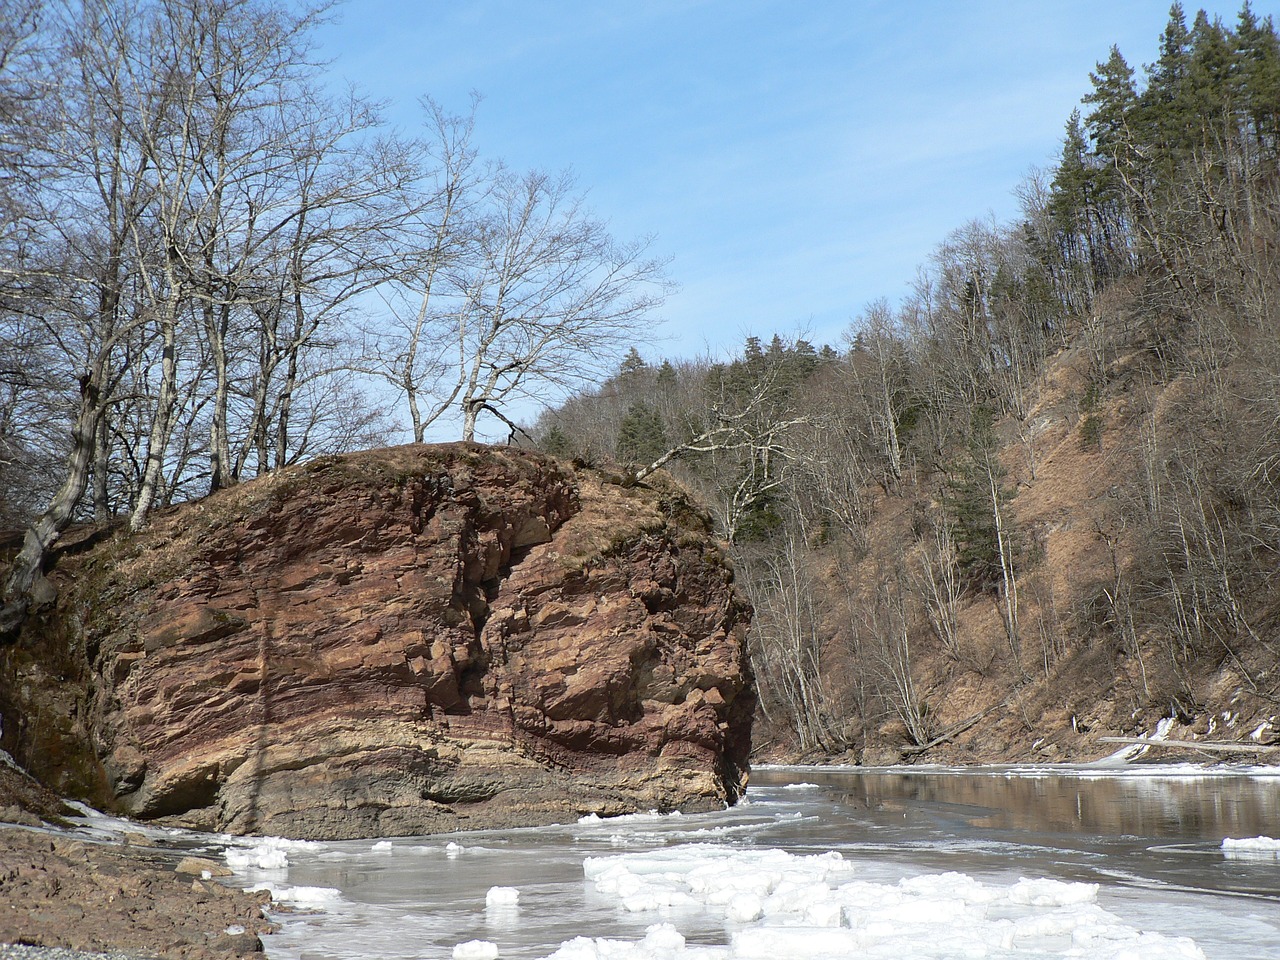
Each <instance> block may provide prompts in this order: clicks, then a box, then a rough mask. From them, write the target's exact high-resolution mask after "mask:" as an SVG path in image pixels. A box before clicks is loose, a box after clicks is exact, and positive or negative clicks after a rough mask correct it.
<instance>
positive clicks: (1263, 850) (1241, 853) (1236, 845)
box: [1222, 837, 1280, 859]
mask: <svg viewBox="0 0 1280 960" xmlns="http://www.w3.org/2000/svg"><path fill="white" fill-rule="evenodd" d="M1222 852H1223V853H1224V854H1225V855H1226V856H1227V857H1228V858H1230V859H1234V858H1237V857H1239V858H1247V857H1258V858H1262V857H1276V858H1280V840H1276V839H1274V838H1272V837H1241V838H1240V839H1235V838H1233V837H1227V838H1226V839H1225V840H1223V841H1222Z"/></svg>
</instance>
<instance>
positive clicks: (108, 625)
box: [0, 444, 755, 837]
mask: <svg viewBox="0 0 1280 960" xmlns="http://www.w3.org/2000/svg"><path fill="white" fill-rule="evenodd" d="M51 579H52V580H53V582H54V583H55V584H56V585H57V586H58V587H59V597H60V599H59V601H58V604H57V606H56V608H54V609H52V610H51V611H47V612H46V613H44V614H43V615H42V616H41V617H40V618H38V620H37V621H36V623H35V624H34V626H33V628H32V629H30V630H28V631H27V632H26V633H25V634H24V637H23V639H22V640H21V642H20V644H19V645H18V647H17V648H13V649H10V650H8V651H5V652H4V653H3V659H4V663H3V665H2V667H3V670H4V673H5V674H7V676H6V677H5V681H4V683H5V686H6V688H7V692H6V694H5V696H4V702H2V703H0V709H3V711H4V737H5V742H6V744H7V745H8V746H9V747H10V749H11V750H13V751H14V752H16V753H17V754H18V755H19V756H20V757H22V758H23V759H25V760H26V762H27V763H28V764H29V765H30V767H31V768H33V770H34V772H36V773H37V774H38V775H40V776H41V777H42V779H45V780H46V782H50V781H52V782H54V783H55V785H57V786H61V787H63V788H64V789H79V790H80V791H81V792H85V791H90V790H92V789H93V787H94V786H95V784H94V783H92V782H91V781H93V780H94V779H95V778H96V779H97V784H96V786H97V787H98V788H99V789H100V790H102V791H103V792H104V793H105V795H106V799H107V800H108V801H109V802H110V803H112V804H113V805H114V806H115V807H116V808H118V809H120V810H122V811H124V812H127V813H129V814H131V815H134V816H137V817H141V818H146V819H157V818H164V819H166V820H169V821H171V822H180V823H184V824H188V825H194V826H198V827H203V828H209V829H217V830H225V831H231V832H235V833H267V834H278V835H285V836H296V837H360V836H366V837H367V836H382V835H405V834H414V833H424V832H432V831H441V830H453V829H466V828H470V827H479V826H489V825H506V824H533V823H542V822H550V821H553V820H557V819H564V818H567V817H573V816H577V815H581V814H585V813H589V812H596V813H600V814H603V815H607V814H617V813H624V812H628V811H632V810H637V809H649V808H658V809H675V808H683V809H697V808H707V807H712V806H717V805H721V804H724V803H726V802H733V801H734V800H735V799H736V798H737V796H738V794H739V792H740V791H741V789H742V786H743V784H744V781H745V772H746V766H747V756H748V753H749V750H750V724H751V716H752V713H753V710H754V706H755V699H754V690H753V687H752V683H751V675H750V668H749V665H748V663H747V661H746V657H745V647H744V634H745V629H746V622H747V616H746V608H745V606H744V603H743V601H742V600H741V599H740V598H739V596H738V594H737V593H736V592H735V589H734V586H733V577H732V573H731V571H730V570H729V568H728V566H727V565H726V562H725V559H724V556H723V554H722V553H721V551H720V549H719V547H718V546H717V545H716V544H715V543H714V542H713V541H712V540H711V538H710V536H709V534H708V530H707V525H706V523H705V521H704V520H703V519H702V517H701V516H700V514H699V513H698V512H697V511H696V510H694V509H693V508H692V507H691V506H690V505H689V504H688V502H687V501H686V500H685V499H684V498H683V496H682V495H681V494H680V493H679V492H678V491H676V490H674V489H671V490H667V491H660V490H656V489H652V488H633V489H625V488H623V487H620V486H618V485H616V484H611V483H608V482H605V481H604V480H603V478H601V477H600V476H598V475H596V474H593V473H590V472H586V471H580V472H575V471H573V470H571V469H570V468H568V467H565V466H563V465H560V464H558V463H556V462H555V461H553V460H550V459H548V458H546V457H542V456H540V455H536V454H528V453H523V452H520V451H515V450H494V449H485V448H481V447H477V446H474V445H461V444H460V445H448V446H407V447H398V448H393V449H389V450H381V451H373V452H369V453H362V454H356V455H351V456H347V457H342V458H326V459H323V460H319V461H315V462H312V463H309V464H307V465H304V466H301V467H297V468H293V469H289V470H286V471H282V472H280V473H279V474H277V475H275V476H272V477H269V478H265V479H263V480H260V481H255V482H253V483H248V484H245V485H243V486H241V487H237V488H234V489H231V490H227V491H223V492H221V493H219V494H217V495H215V496H213V497H210V498H208V499H206V500H204V501H201V502H199V503H195V504H190V505H186V506H184V507H181V508H177V509H175V510H172V511H169V512H167V513H164V514H161V515H159V516H157V517H156V518H155V521H154V523H153V524H152V526H151V528H150V529H149V530H147V531H146V532H145V533H143V534H141V535H138V536H133V537H127V536H125V535H123V534H118V535H114V536H112V537H110V538H107V539H105V540H104V541H103V542H101V543H98V544H96V545H93V546H91V547H88V548H87V549H84V550H83V551H81V552H69V553H67V554H64V555H63V556H62V557H60V559H59V561H58V566H57V569H56V570H55V571H54V572H53V573H52V574H51ZM54 648H58V649H60V650H61V651H62V656H61V659H59V657H58V656H55V651H54ZM55 661H56V664H57V665H56V666H51V664H54V663H55ZM15 714H16V716H15ZM78 737H83V739H84V740H85V742H86V743H87V744H89V745H91V750H90V751H86V752H83V753H82V754H76V750H75V747H76V740H77V738H78ZM51 744H53V745H55V746H56V749H55V748H53V747H51V746H50V745H51ZM73 754H75V756H72V755H73ZM55 755H56V756H55ZM57 757H61V758H62V759H61V760H59V759H57ZM72 768H74V769H75V770H76V771H77V773H76V775H75V776H70V775H69V774H68V773H67V771H68V769H72ZM60 778H61V781H60Z"/></svg>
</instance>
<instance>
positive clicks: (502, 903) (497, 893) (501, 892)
mask: <svg viewBox="0 0 1280 960" xmlns="http://www.w3.org/2000/svg"><path fill="white" fill-rule="evenodd" d="M484 902H485V905H486V906H489V907H514V906H515V905H516V904H517V903H519V902H520V891H519V890H517V889H516V888H515V887H490V888H489V892H488V893H487V894H485V898H484Z"/></svg>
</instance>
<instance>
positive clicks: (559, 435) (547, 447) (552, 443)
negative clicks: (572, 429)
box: [538, 426, 574, 458]
mask: <svg viewBox="0 0 1280 960" xmlns="http://www.w3.org/2000/svg"><path fill="white" fill-rule="evenodd" d="M538 447H539V448H540V449H541V450H542V452H543V453H549V454H551V456H553V457H565V458H567V457H571V456H573V452H574V451H573V441H572V440H570V439H569V435H568V434H567V433H565V432H564V431H563V430H561V429H560V427H559V426H554V427H552V428H551V429H550V430H548V431H547V432H546V433H544V434H543V435H542V439H541V440H540V441H539V443H538Z"/></svg>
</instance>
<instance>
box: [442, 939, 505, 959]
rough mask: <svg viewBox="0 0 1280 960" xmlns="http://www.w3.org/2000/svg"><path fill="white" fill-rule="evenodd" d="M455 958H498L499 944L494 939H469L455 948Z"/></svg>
mask: <svg viewBox="0 0 1280 960" xmlns="http://www.w3.org/2000/svg"><path fill="white" fill-rule="evenodd" d="M453 960H498V945H497V944H496V943H494V942H493V941H492V940H467V941H465V942H464V943H460V944H458V945H457V946H455V947H454V948H453Z"/></svg>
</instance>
